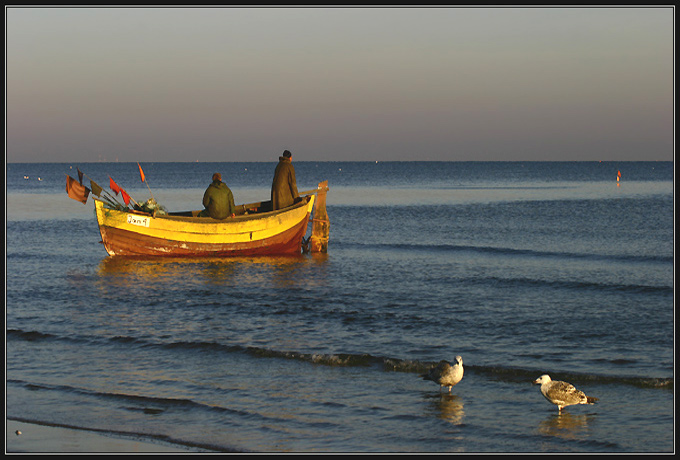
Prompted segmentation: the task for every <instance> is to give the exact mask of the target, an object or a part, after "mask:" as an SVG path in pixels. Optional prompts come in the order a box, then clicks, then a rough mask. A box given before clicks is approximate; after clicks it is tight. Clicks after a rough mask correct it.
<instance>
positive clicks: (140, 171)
mask: <svg viewBox="0 0 680 460" xmlns="http://www.w3.org/2000/svg"><path fill="white" fill-rule="evenodd" d="M137 166H139V177H141V178H142V182H144V171H142V165H140V164H139V161H138V162H137Z"/></svg>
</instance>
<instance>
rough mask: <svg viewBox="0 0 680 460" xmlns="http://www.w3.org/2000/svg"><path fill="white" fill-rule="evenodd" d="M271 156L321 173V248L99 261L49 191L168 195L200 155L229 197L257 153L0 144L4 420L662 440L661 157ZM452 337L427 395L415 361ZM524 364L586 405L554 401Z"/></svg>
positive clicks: (257, 189)
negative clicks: (41, 158)
mask: <svg viewBox="0 0 680 460" xmlns="http://www.w3.org/2000/svg"><path fill="white" fill-rule="evenodd" d="M293 164H294V166H295V168H296V177H297V185H298V189H299V190H300V191H306V190H312V189H315V188H316V187H317V184H318V183H319V182H321V181H325V180H327V181H328V186H329V192H328V197H327V210H328V215H329V219H330V240H329V244H328V252H327V253H326V254H301V255H299V256H288V257H257V258H188V259H179V258H126V257H110V256H108V255H107V253H106V251H105V249H104V247H103V245H102V244H101V237H100V234H99V230H98V227H97V223H96V218H95V215H94V205H93V203H92V199H91V198H90V199H88V201H87V203H86V204H82V203H80V202H78V201H75V200H73V199H71V198H69V197H68V196H67V194H66V191H65V186H66V176H67V175H70V176H71V177H73V178H74V179H76V180H77V179H78V171H81V172H82V173H84V179H83V183H84V184H85V185H88V186H89V181H90V180H93V181H94V182H95V183H97V184H99V185H100V186H102V187H103V188H104V189H107V190H109V184H110V179H113V180H114V181H115V182H116V184H118V186H120V187H122V188H123V189H125V190H126V191H127V192H128V194H129V195H130V196H132V197H133V199H134V200H136V201H137V202H140V203H141V202H143V201H145V200H148V199H150V198H153V199H154V200H156V202H157V203H158V204H159V205H161V206H163V207H164V208H166V209H167V210H168V211H185V210H191V209H201V208H202V205H201V200H202V196H203V192H204V190H205V188H206V187H207V186H208V185H209V183H210V181H211V177H212V174H213V173H214V172H220V173H221V174H222V178H223V181H224V182H225V183H226V184H227V185H228V186H229V187H230V188H231V190H232V192H233V194H234V197H235V200H236V203H237V204H239V203H252V202H257V201H262V200H267V199H268V198H269V191H270V187H271V180H272V177H273V174H274V169H275V166H276V161H273V162H222V163H205V162H184V163H170V162H140V163H139V164H138V163H137V162H129V163H125V162H115V163H95V162H93V163H73V164H66V163H26V164H19V163H10V164H6V205H5V219H6V241H5V253H6V259H5V264H6V267H5V288H6V289H5V291H6V294H5V307H6V308H5V320H6V331H5V334H6V335H5V345H6V352H5V375H6V377H5V387H6V393H5V395H6V401H5V403H6V417H7V419H10V420H16V421H21V422H28V423H36V424H42V425H50V426H59V427H67V428H72V429H78V430H86V431H91V432H97V433H100V434H106V435H109V436H119V437H132V438H134V439H138V440H143V441H148V442H152V443H157V444H159V445H161V444H162V445H171V446H175V447H178V448H181V449H186V451H187V452H194V453H195V452H205V453H211V452H245V453H253V452H262V453H375V454H380V453H452V452H457V453H595V454H598V453H645V454H646V453H674V452H675V435H674V431H675V430H674V425H675V406H674V403H675V390H674V376H675V355H674V344H675V315H674V301H675V292H674V288H675V284H674V255H675V246H674V230H675V227H674V211H675V207H674V198H675V195H674V164H673V162H670V161H668V162H661V161H658V162H657V161H643V162H611V161H592V162H540V161H539V162H519V161H518V162H481V161H479V162H475V161H473V162H420V161H409V162H383V161H361V162H312V161H295V162H294V163H293ZM140 167H141V168H143V172H144V175H145V181H144V182H142V180H141V177H140ZM109 192H110V193H113V192H112V191H110V190H109ZM118 199H119V200H120V197H119V198H118ZM456 356H461V357H462V358H463V362H464V369H465V374H464V377H463V380H462V381H461V382H460V383H459V384H458V385H456V386H454V387H453V389H452V390H451V392H450V393H449V391H448V389H446V388H444V389H441V388H440V387H439V385H437V384H436V383H434V382H432V381H427V380H424V379H423V378H422V377H421V374H423V373H425V372H427V371H428V369H429V368H430V367H431V366H433V365H435V364H436V363H438V362H439V361H441V360H448V361H453V360H454V359H455V357H456ZM543 374H548V375H550V376H551V378H552V379H553V380H564V381H567V382H569V383H571V384H573V385H574V386H576V387H577V388H578V389H579V390H581V391H583V392H584V393H586V394H587V395H588V396H592V397H595V398H598V401H597V403H596V404H593V405H577V406H570V407H567V408H565V409H564V410H563V411H562V412H561V413H560V412H559V411H558V409H557V407H556V406H554V405H553V404H551V403H550V402H548V401H547V400H546V399H545V398H544V397H543V396H542V395H541V393H540V389H539V386H537V385H534V384H533V381H534V380H535V379H537V378H538V377H540V376H541V375H543Z"/></svg>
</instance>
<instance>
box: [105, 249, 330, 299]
mask: <svg viewBox="0 0 680 460" xmlns="http://www.w3.org/2000/svg"><path fill="white" fill-rule="evenodd" d="M327 260H328V255H327V254H325V253H317V254H311V255H299V256H260V257H214V258H212V257H211V258H205V257H193V258H191V257H162V258H159V257H117V256H114V257H106V258H105V259H103V260H102V261H101V263H100V264H99V270H98V274H99V280H100V281H101V282H103V283H104V284H106V285H107V287H116V286H117V287H121V288H123V287H125V288H126V289H132V288H133V286H140V287H143V288H147V289H151V288H153V287H159V288H162V289H163V290H165V291H166V292H172V291H173V290H175V289H184V290H186V289H191V288H192V287H195V288H199V287H200V286H206V285H218V286H221V287H233V288H238V289H243V290H250V289H266V288H271V287H277V288H289V287H295V286H298V285H299V286H306V287H313V286H319V285H324V284H325V281H324V280H325V278H326V276H325V266H326V262H327Z"/></svg>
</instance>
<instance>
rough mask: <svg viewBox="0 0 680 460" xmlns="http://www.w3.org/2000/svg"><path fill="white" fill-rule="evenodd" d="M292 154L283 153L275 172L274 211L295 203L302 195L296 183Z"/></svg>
mask: <svg viewBox="0 0 680 460" xmlns="http://www.w3.org/2000/svg"><path fill="white" fill-rule="evenodd" d="M292 157H293V155H291V153H290V152H289V151H288V150H284V151H283V155H282V156H280V157H279V164H278V165H277V166H276V171H275V172H274V180H273V182H272V194H271V197H272V209H273V210H274V211H276V210H277V209H282V208H285V207H288V206H291V205H292V204H293V203H295V202H296V201H297V200H298V199H299V197H300V195H299V194H298V189H297V183H296V182H295V168H294V167H293V164H292Z"/></svg>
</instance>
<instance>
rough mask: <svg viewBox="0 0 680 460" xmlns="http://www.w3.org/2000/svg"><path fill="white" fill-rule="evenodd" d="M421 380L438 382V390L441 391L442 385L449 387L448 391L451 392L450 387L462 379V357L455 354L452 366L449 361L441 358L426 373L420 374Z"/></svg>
mask: <svg viewBox="0 0 680 460" xmlns="http://www.w3.org/2000/svg"><path fill="white" fill-rule="evenodd" d="M421 377H422V378H423V380H432V381H433V382H435V383H438V384H439V391H440V392H441V391H442V387H449V393H451V388H453V386H454V385H456V384H457V383H458V382H460V381H461V380H463V358H462V357H460V356H456V364H454V365H453V366H452V365H451V363H450V362H448V361H445V360H441V361H439V364H437V365H436V366H434V367H433V368H431V369H430V370H429V371H428V373H427V374H422V375H421Z"/></svg>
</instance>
